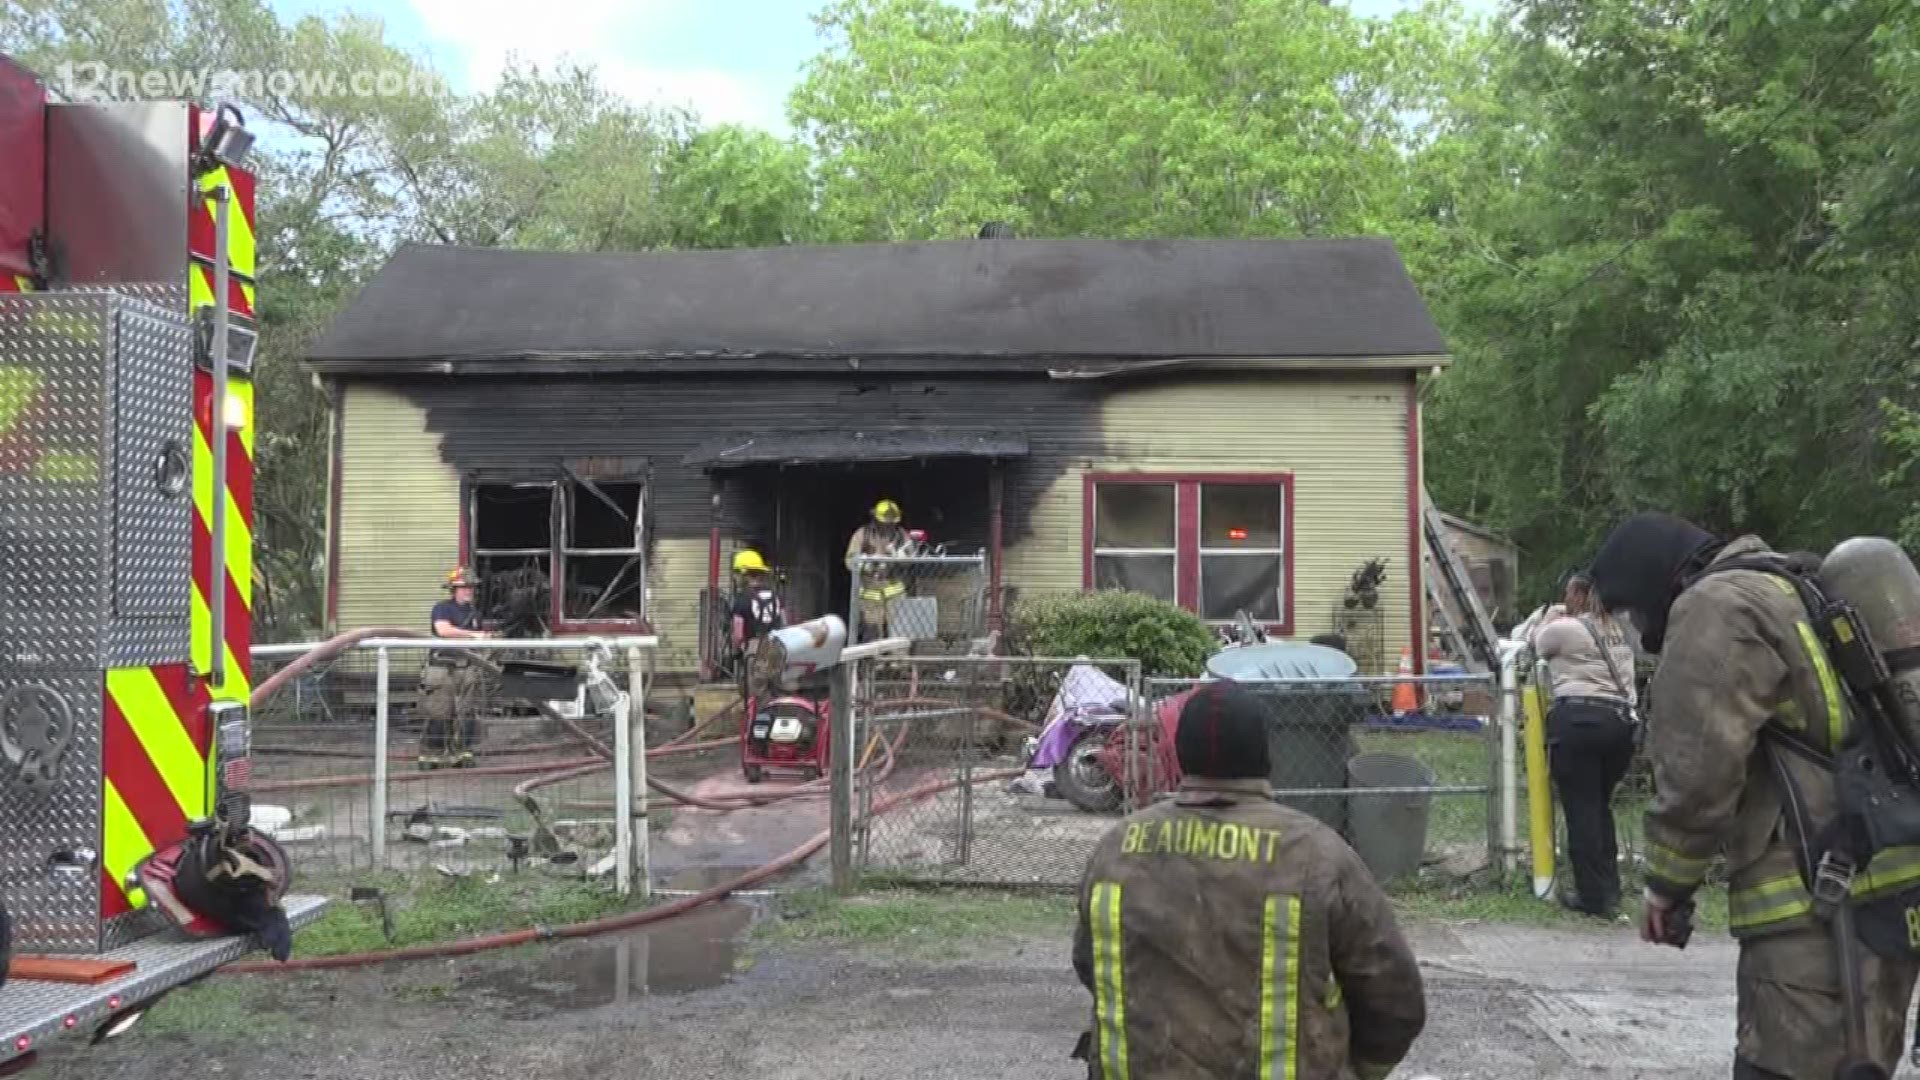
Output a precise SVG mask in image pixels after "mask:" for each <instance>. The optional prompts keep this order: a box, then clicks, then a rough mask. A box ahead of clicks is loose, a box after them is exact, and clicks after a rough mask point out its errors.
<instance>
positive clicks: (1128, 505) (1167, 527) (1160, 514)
mask: <svg viewBox="0 0 1920 1080" xmlns="http://www.w3.org/2000/svg"><path fill="white" fill-rule="evenodd" d="M1173 492H1174V486H1173V485H1172V484H1096V485H1094V489H1093V498H1094V510H1093V546H1094V547H1095V548H1096V549H1113V548H1132V549H1136V550H1137V549H1143V548H1144V549H1149V550H1170V549H1171V548H1172V547H1173V546H1174V521H1173V501H1174V500H1173Z"/></svg>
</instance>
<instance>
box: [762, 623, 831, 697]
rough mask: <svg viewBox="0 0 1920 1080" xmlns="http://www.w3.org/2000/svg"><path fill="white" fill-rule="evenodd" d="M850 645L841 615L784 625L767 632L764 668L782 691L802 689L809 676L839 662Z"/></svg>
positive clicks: (820, 672)
mask: <svg viewBox="0 0 1920 1080" xmlns="http://www.w3.org/2000/svg"><path fill="white" fill-rule="evenodd" d="M846 647H847V624H846V622H845V621H844V620H842V619H841V618H840V616H838V615H827V616H823V617H821V618H818V619H814V620H812V621H810V622H803V623H801V624H799V625H798V626H787V627H782V628H781V629H779V630H775V631H774V632H772V633H771V634H768V635H767V647H766V650H765V651H764V652H763V654H762V655H763V657H765V665H766V666H765V668H764V669H763V670H765V672H766V674H767V675H769V676H771V681H772V682H774V683H775V685H777V686H778V687H779V688H780V689H781V690H786V691H792V690H798V689H800V686H801V684H802V683H804V682H806V681H807V679H808V678H809V677H811V676H814V675H818V674H822V673H824V672H826V671H827V670H828V669H830V668H832V667H833V666H834V665H835V664H838V663H839V662H840V653H841V650H843V649H845V648H846Z"/></svg>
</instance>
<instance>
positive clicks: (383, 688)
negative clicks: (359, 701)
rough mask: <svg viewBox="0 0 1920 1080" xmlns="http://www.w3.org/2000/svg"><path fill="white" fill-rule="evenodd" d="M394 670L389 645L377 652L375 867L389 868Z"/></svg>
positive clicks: (374, 782)
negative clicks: (390, 714)
mask: <svg viewBox="0 0 1920 1080" xmlns="http://www.w3.org/2000/svg"><path fill="white" fill-rule="evenodd" d="M391 675H392V672H391V669H390V666H389V664H388V653H387V647H386V646H385V645H382V646H380V648H379V649H378V650H377V651H376V652H375V653H374V676H373V867H374V869H376V870H385V869H386V868H387V700H388V698H389V697H390V696H391V694H390V693H389V691H390V690H391V688H392V678H391Z"/></svg>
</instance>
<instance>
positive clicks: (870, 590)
mask: <svg viewBox="0 0 1920 1080" xmlns="http://www.w3.org/2000/svg"><path fill="white" fill-rule="evenodd" d="M851 569H852V571H853V572H852V574H851V576H850V580H851V582H852V586H851V589H850V596H849V604H850V607H849V608H848V610H849V611H851V612H852V613H853V617H852V618H850V619H848V620H847V628H848V635H849V637H848V642H847V643H848V644H849V645H858V644H860V643H862V642H868V641H879V640H881V639H882V638H905V639H907V640H909V641H912V642H913V643H914V649H915V651H916V652H936V653H965V652H968V651H970V650H972V649H973V648H974V646H975V645H976V643H978V642H979V641H980V639H982V638H984V637H985V636H986V632H987V557H986V556H985V555H938V556H925V557H919V558H880V557H876V556H862V557H860V558H857V559H855V560H854V564H853V566H852V567H851Z"/></svg>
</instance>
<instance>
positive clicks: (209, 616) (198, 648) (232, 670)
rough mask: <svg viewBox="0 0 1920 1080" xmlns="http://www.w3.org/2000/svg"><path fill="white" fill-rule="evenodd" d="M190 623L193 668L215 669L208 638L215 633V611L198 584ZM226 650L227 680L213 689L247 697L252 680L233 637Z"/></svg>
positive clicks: (200, 669)
mask: <svg viewBox="0 0 1920 1080" xmlns="http://www.w3.org/2000/svg"><path fill="white" fill-rule="evenodd" d="M236 584H238V582H236ZM189 625H190V627H191V630H190V631H189V632H190V633H191V635H192V637H193V670H195V671H200V672H205V671H211V670H213V656H212V654H211V652H210V651H209V650H208V648H207V638H208V636H209V635H211V634H212V633H213V612H212V611H211V610H209V609H208V607H207V598H206V595H205V594H204V593H202V592H201V591H200V586H199V585H198V584H195V585H194V587H193V618H192V621H191V623H190V624H189ZM226 650H227V681H226V682H225V683H222V684H221V685H219V686H216V687H213V689H214V690H216V691H219V692H221V694H222V695H223V696H229V697H234V696H237V697H240V698H245V697H246V696H247V694H248V693H249V692H250V691H251V690H252V685H251V680H250V679H249V678H248V672H247V668H246V666H245V665H243V664H241V663H240V660H239V658H238V657H236V656H234V654H233V640H232V639H231V638H229V639H228V640H227V642H226Z"/></svg>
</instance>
